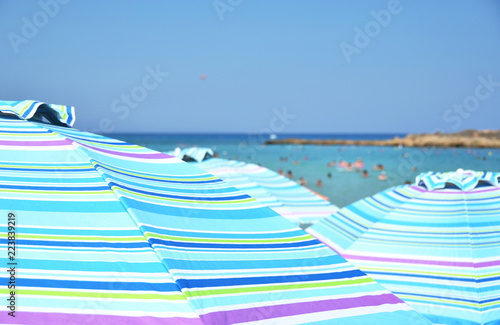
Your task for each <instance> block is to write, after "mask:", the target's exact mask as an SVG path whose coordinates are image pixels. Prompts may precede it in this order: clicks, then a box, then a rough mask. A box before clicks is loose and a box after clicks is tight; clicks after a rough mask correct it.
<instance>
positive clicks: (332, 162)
mask: <svg viewBox="0 0 500 325" xmlns="http://www.w3.org/2000/svg"><path fill="white" fill-rule="evenodd" d="M335 164H336V162H335V160H332V161H331V162H329V163H328V165H326V166H327V167H333V166H335Z"/></svg>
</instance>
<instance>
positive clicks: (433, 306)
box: [307, 170, 500, 324]
mask: <svg viewBox="0 0 500 325" xmlns="http://www.w3.org/2000/svg"><path fill="white" fill-rule="evenodd" d="M499 177H500V173H494V172H475V171H463V170H459V171H457V172H450V173H432V172H427V173H423V174H421V175H420V176H418V177H417V179H416V183H415V184H414V185H404V186H397V187H394V188H390V189H388V190H385V191H383V192H381V193H379V194H376V195H374V196H371V197H368V198H365V199H362V200H360V201H358V202H355V203H353V204H351V205H349V206H347V207H345V208H342V209H340V210H339V211H337V212H336V213H335V214H333V215H332V216H331V217H328V218H326V219H324V220H322V221H320V222H319V223H317V224H315V225H313V226H312V227H310V228H309V229H307V231H308V232H309V233H310V234H312V235H314V236H315V237H316V238H318V239H320V240H321V241H322V242H324V243H326V244H327V245H329V246H330V247H332V248H334V249H335V250H336V251H337V252H339V253H340V254H341V255H342V256H343V257H345V258H346V259H348V260H349V261H350V262H352V263H354V264H355V265H356V266H358V267H359V268H360V269H361V270H363V271H365V272H366V273H367V274H368V275H370V276H371V277H373V278H374V279H375V280H377V281H378V282H379V283H381V284H382V285H384V286H385V287H386V288H387V289H389V290H390V291H392V292H393V293H395V294H396V295H397V296H398V297H400V298H401V299H403V300H404V301H406V302H407V303H408V304H409V305H410V306H412V307H413V308H415V309H416V310H417V311H419V312H421V313H422V314H424V315H425V316H427V317H428V318H429V319H430V320H431V321H433V322H434V323H436V324H500V187H499Z"/></svg>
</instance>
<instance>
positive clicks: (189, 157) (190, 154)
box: [167, 147, 214, 162]
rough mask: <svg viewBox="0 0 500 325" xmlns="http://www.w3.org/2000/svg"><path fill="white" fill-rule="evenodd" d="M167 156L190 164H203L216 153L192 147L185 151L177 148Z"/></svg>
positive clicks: (208, 149) (209, 149)
mask: <svg viewBox="0 0 500 325" xmlns="http://www.w3.org/2000/svg"><path fill="white" fill-rule="evenodd" d="M167 154H169V155H171V156H175V157H177V158H179V159H182V160H184V161H189V162H190V161H196V162H202V161H204V160H205V159H209V158H212V157H213V156H214V152H213V150H212V149H211V148H199V147H191V148H184V149H180V148H177V149H175V150H174V151H170V152H167Z"/></svg>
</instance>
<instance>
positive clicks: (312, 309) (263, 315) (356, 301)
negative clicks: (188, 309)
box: [200, 293, 403, 324]
mask: <svg viewBox="0 0 500 325" xmlns="http://www.w3.org/2000/svg"><path fill="white" fill-rule="evenodd" d="M400 303H403V301H402V300H400V299H399V298H397V297H396V296H394V295H393V294H389V293H387V294H382V295H378V296H361V297H354V298H341V299H329V300H321V301H310V302H298V303H293V304H286V305H272V306H265V307H256V308H247V309H238V310H229V311H218V312H213V313H209V314H205V315H201V316H200V317H201V320H202V321H203V323H205V324H233V323H239V322H250V321H257V320H261V319H269V318H277V317H286V316H296V315H306V314H312V313H318V312H323V311H332V310H341V309H349V308H357V307H368V306H380V305H384V304H400ZM310 321H314V317H313V316H312V315H311V319H310Z"/></svg>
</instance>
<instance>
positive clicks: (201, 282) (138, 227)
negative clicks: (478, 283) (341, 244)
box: [0, 102, 427, 324]
mask: <svg viewBox="0 0 500 325" xmlns="http://www.w3.org/2000/svg"><path fill="white" fill-rule="evenodd" d="M7 106H10V104H9V103H5V102H3V103H2V102H0V107H1V108H0V111H2V112H3V111H4V110H5V107H7ZM16 107H18V106H17V104H16V105H14V106H12V107H10V108H7V110H9V114H12V113H14V114H16V115H17V117H12V116H4V115H1V114H0V130H1V131H0V216H1V217H2V218H3V219H2V222H1V227H2V228H1V231H2V234H3V236H2V238H1V242H0V245H1V247H2V249H3V251H4V253H3V254H1V255H0V263H2V265H3V266H4V267H6V268H7V269H9V270H10V271H9V272H2V274H1V275H0V278H1V281H0V282H1V283H3V287H2V288H0V294H1V298H2V299H1V300H2V301H3V302H4V303H5V304H9V307H10V308H11V309H6V308H5V309H4V311H3V312H1V313H0V323H2V324H35V323H36V324H82V323H92V324H238V323H245V324H276V323H280V324H292V323H293V324H295V323H307V322H311V323H315V324H320V323H321V324H335V323H339V324H341V323H342V324H347V323H348V324H366V323H368V322H370V323H372V324H402V323H405V324H408V323H413V324H427V320H426V319H425V318H423V317H422V316H421V315H420V314H418V313H417V312H415V311H414V310H412V309H411V308H410V307H409V306H408V305H407V304H406V303H404V302H403V301H401V300H400V299H399V298H397V297H396V296H394V295H393V294H391V293H390V292H389V291H387V290H386V289H384V288H382V287H381V286H380V285H379V284H377V283H376V282H375V281H373V280H372V279H371V278H369V277H368V276H366V274H364V273H363V272H361V271H359V270H358V269H356V268H355V267H353V266H352V265H351V264H349V263H348V262H347V261H345V260H344V259H343V258H342V257H340V256H339V255H337V254H336V253H335V252H333V251H332V250H331V249H329V248H328V247H327V246H325V245H324V244H322V243H320V242H319V241H318V240H317V239H315V238H314V237H312V236H311V235H309V234H307V233H306V232H304V231H303V230H301V229H300V228H297V227H295V226H293V225H292V224H291V223H290V222H288V221H287V220H285V219H284V218H282V217H281V216H280V215H278V214H277V213H276V212H274V211H272V210H271V209H269V208H267V207H263V206H262V205H261V204H259V203H258V202H256V201H255V200H254V199H252V198H251V197H249V196H248V195H246V194H244V193H242V192H241V191H239V190H237V189H235V188H233V187H231V186H229V185H228V184H227V183H225V182H223V181H221V180H220V179H218V178H217V177H214V176H213V175H210V174H208V173H207V172H205V171H202V170H200V169H199V168H196V167H195V166H193V165H190V164H187V163H184V162H182V161H181V160H179V159H177V158H175V157H171V156H168V155H166V154H163V153H159V152H156V151H152V150H149V149H146V148H142V147H139V146H135V145H131V144H128V143H124V142H121V141H118V140H114V139H110V138H106V137H102V136H99V135H95V134H90V133H86V132H82V131H79V130H75V129H72V128H69V127H61V126H54V125H50V124H44V123H38V122H34V121H32V120H30V119H29V118H28V119H26V118H24V115H23V114H22V112H23V110H17V108H16ZM19 107H23V109H24V107H25V106H19ZM30 107H31V106H30ZM33 107H38V108H39V109H42V110H43V114H42V113H37V112H35V113H34V114H32V116H36V115H37V114H38V115H46V116H45V118H46V119H47V120H57V121H59V122H60V123H65V121H66V123H68V124H70V122H69V121H71V120H72V119H74V116H72V115H71V114H69V113H68V112H70V113H71V111H72V110H66V113H68V114H67V115H66V117H65V113H64V112H61V111H58V110H57V109H52V107H53V106H50V105H46V104H44V103H35V104H34V105H33ZM39 117H40V119H42V120H43V119H44V118H43V116H39ZM9 232H10V233H9ZM12 243H15V250H12V249H8V247H11V246H13V244H12ZM8 252H13V253H14V254H12V255H9V254H8ZM9 257H10V258H9ZM12 268H13V269H12ZM9 282H12V283H13V284H14V287H13V288H8V287H7V285H8V283H9ZM7 299H9V300H7ZM11 301H12V302H11ZM9 312H10V313H14V314H13V315H15V317H12V316H11V315H9V314H8V313H9Z"/></svg>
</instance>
